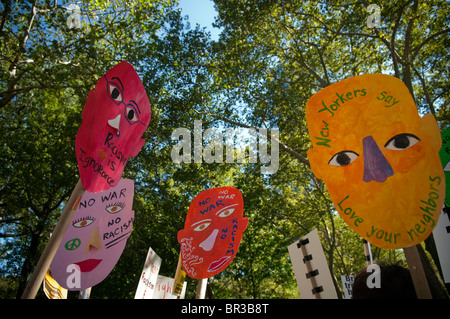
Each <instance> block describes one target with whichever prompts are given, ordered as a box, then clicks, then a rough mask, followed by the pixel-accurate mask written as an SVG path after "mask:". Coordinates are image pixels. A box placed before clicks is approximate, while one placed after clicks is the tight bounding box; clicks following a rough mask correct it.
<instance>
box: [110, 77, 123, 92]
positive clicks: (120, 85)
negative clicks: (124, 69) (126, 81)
mask: <svg viewBox="0 0 450 319" xmlns="http://www.w3.org/2000/svg"><path fill="white" fill-rule="evenodd" d="M111 79H117V81H119V83H120V86H121V87H122V91H123V84H122V81H120V79H119V78H118V77H115V76H114V77H112V78H111Z"/></svg>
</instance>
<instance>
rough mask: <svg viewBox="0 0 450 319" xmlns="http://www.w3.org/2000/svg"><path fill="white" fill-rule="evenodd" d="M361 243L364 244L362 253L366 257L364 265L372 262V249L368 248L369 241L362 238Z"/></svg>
mask: <svg viewBox="0 0 450 319" xmlns="http://www.w3.org/2000/svg"><path fill="white" fill-rule="evenodd" d="M363 245H364V255H365V258H366V265H367V266H369V265H370V264H372V263H373V260H372V251H371V249H370V243H369V242H368V241H367V240H365V239H364V238H363Z"/></svg>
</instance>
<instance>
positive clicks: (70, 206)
mask: <svg viewBox="0 0 450 319" xmlns="http://www.w3.org/2000/svg"><path fill="white" fill-rule="evenodd" d="M83 194H84V188H83V185H82V184H81V180H78V183H77V185H76V186H75V188H74V190H73V191H72V194H71V195H70V198H69V201H68V202H67V204H66V206H65V207H64V210H63V212H62V214H61V217H60V218H59V221H58V223H57V224H56V226H55V229H54V230H53V233H52V236H51V237H50V239H49V240H48V242H47V245H46V246H45V249H44V251H43V252H42V255H41V257H40V258H39V261H38V263H37V265H36V268H35V269H34V271H33V274H32V275H31V278H30V280H29V281H28V284H27V286H26V287H25V290H24V292H23V294H22V299H34V297H35V296H36V293H37V292H38V290H39V286H40V285H41V284H42V281H43V280H44V277H45V273H46V271H47V269H48V268H49V267H50V264H51V262H52V260H53V257H54V256H55V254H56V251H57V250H58V247H59V244H60V243H61V240H62V238H63V236H64V233H65V232H66V229H67V226H68V225H69V223H70V221H71V220H72V216H73V214H74V212H75V210H76V209H77V206H78V203H79V202H80V200H81V197H82V196H83Z"/></svg>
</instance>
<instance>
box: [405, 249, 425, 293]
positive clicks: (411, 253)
mask: <svg viewBox="0 0 450 319" xmlns="http://www.w3.org/2000/svg"><path fill="white" fill-rule="evenodd" d="M403 251H404V253H405V258H406V262H407V263H408V267H409V271H410V273H411V278H412V280H413V283H414V288H415V290H416V295H417V298H419V299H432V296H431V291H430V287H429V286H428V281H427V277H426V275H425V270H424V269H423V265H422V261H421V260H420V255H419V251H418V249H417V246H412V247H406V248H403Z"/></svg>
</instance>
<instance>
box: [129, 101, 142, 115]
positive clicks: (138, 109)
mask: <svg viewBox="0 0 450 319" xmlns="http://www.w3.org/2000/svg"><path fill="white" fill-rule="evenodd" d="M130 102H133V103H134V105H136V107H137V109H138V112H139V114H141V110H140V109H139V105H138V104H137V103H136V102H135V101H133V100H130Z"/></svg>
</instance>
